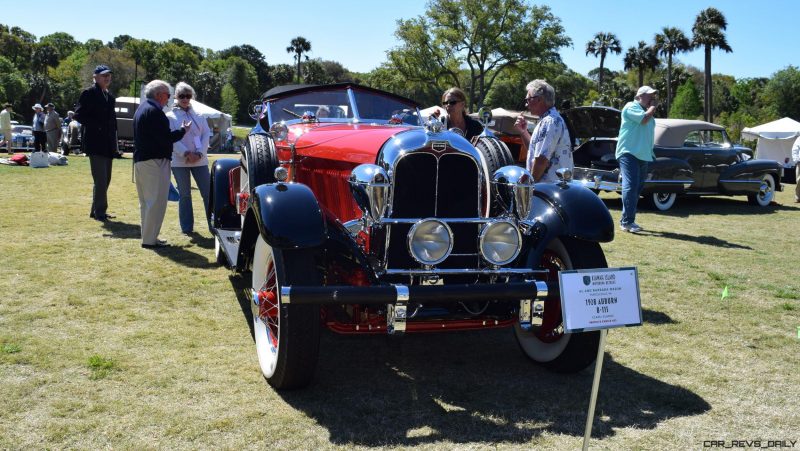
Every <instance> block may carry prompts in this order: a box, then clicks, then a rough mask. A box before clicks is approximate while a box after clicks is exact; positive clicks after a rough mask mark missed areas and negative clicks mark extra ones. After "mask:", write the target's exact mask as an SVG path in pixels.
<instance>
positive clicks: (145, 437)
mask: <svg viewBox="0 0 800 451" xmlns="http://www.w3.org/2000/svg"><path fill="white" fill-rule="evenodd" d="M130 173H131V160H130V159H125V160H117V161H115V162H114V179H113V181H112V185H111V189H110V193H109V199H110V209H109V211H110V212H111V213H114V214H116V215H117V219H116V220H114V221H113V222H111V223H107V224H102V223H99V222H96V221H93V220H91V219H89V218H88V213H89V204H90V201H91V189H92V188H91V177H90V175H89V166H88V160H87V159H85V158H81V157H72V158H70V165H69V166H67V167H52V168H49V169H36V170H34V169H30V168H21V167H8V166H0V205H1V206H2V207H1V208H2V214H0V237H2V240H0V274H2V275H3V276H4V277H2V278H0V449H2V448H11V449H41V448H56V449H64V448H80V449H98V448H117V449H153V448H161V449H219V448H226V449H240V448H248V449H331V448H345V449H351V448H360V449H368V448H374V447H378V448H419V449H453V448H457V449H495V448H499V449H577V448H579V447H580V446H581V443H582V436H583V427H584V422H585V418H586V407H587V404H588V398H589V391H590V388H591V380H592V374H591V370H588V371H584V372H582V373H580V374H577V375H572V376H561V375H555V374H551V373H548V372H547V371H544V370H542V369H539V368H537V367H535V366H533V365H531V364H530V363H528V362H527V361H526V359H525V358H524V357H523V356H522V354H521V353H520V352H519V351H518V349H517V347H516V344H515V343H514V339H513V337H512V334H511V332H510V331H508V330H503V331H486V332H470V333H456V334H436V335H426V336H407V337H404V338H400V339H389V338H387V337H382V336H375V337H341V336H335V335H332V334H323V339H322V345H321V357H320V362H319V368H318V371H317V378H316V380H315V382H314V384H313V385H312V386H311V387H310V388H308V389H306V390H303V391H299V392H290V393H277V392H275V391H273V390H272V389H271V388H270V387H269V386H268V385H267V384H266V382H265V381H264V380H263V378H262V377H261V375H260V372H259V370H258V364H257V360H256V356H255V352H254V345H253V341H252V338H251V335H250V329H249V327H248V322H249V320H248V318H246V314H245V313H244V312H246V311H247V309H248V308H249V307H247V303H248V301H247V300H246V298H245V296H244V295H243V294H242V290H241V287H243V286H245V285H246V283H247V281H244V280H242V279H240V278H239V277H236V276H232V275H231V273H230V272H229V271H228V270H225V269H223V268H220V267H217V266H216V265H215V264H214V263H213V240H212V239H211V236H210V234H209V233H208V231H205V230H202V228H201V227H197V229H198V231H199V232H200V236H199V237H196V238H194V239H189V238H187V237H184V236H183V235H181V234H180V229H179V226H178V220H177V205H176V204H175V203H170V204H169V207H168V211H167V217H166V220H165V222H164V227H163V229H162V237H163V238H166V239H168V240H169V241H170V242H172V243H173V245H174V247H172V248H170V249H169V250H166V251H163V252H154V251H150V250H145V249H141V248H140V246H139V239H138V237H139V226H138V222H139V212H138V202H137V198H136V191H135V188H134V185H133V184H132V183H131V176H130ZM788 188H789V190H788V191H785V192H782V193H779V194H778V197H777V200H778V202H779V204H780V205H777V206H771V207H768V208H757V207H753V206H750V205H748V204H747V202H746V200H745V199H744V198H743V197H739V198H723V197H714V198H706V199H700V200H691V199H690V200H685V199H679V200H678V203H676V206H675V207H674V210H672V211H670V212H668V213H666V214H665V213H658V214H657V213H653V212H647V211H645V212H642V213H641V214H640V216H639V218H637V222H639V224H641V225H642V226H643V227H644V228H645V229H646V231H647V232H646V233H643V234H641V235H631V234H622V233H618V234H617V237H616V239H615V241H614V242H612V243H610V244H608V245H605V246H604V249H605V252H606V255H607V258H608V261H609V264H610V265H611V266H628V265H635V266H638V268H639V274H640V285H641V295H642V307H643V309H644V319H645V324H644V326H643V327H637V328H628V329H617V330H612V331H611V332H610V333H609V339H608V344H607V354H606V359H605V367H604V372H603V378H602V384H601V387H600V394H599V398H598V405H597V413H596V418H597V420H596V423H595V427H594V438H593V440H592V447H593V448H596V449H613V450H616V449H658V450H661V449H702V448H703V442H704V441H707V440H727V441H728V442H730V441H731V440H762V441H764V442H766V441H767V440H798V439H800V428H798V425H800V406H798V404H797V400H798V399H800V339H799V338H798V333H799V332H798V327H800V294H799V293H800V270H799V269H798V265H800V263H798V258H800V244H798V243H799V242H798V239H797V234H798V230H799V228H800V207H798V204H794V203H792V200H793V197H792V192H791V190H793V189H794V185H789V186H788ZM602 197H603V198H604V199H605V200H606V203H607V205H608V206H609V208H610V210H611V213H612V215H613V216H614V218H615V220H617V219H618V218H619V214H620V201H619V198H618V197H617V196H616V195H612V194H604V195H603V196H602ZM194 200H195V208H196V211H200V210H201V207H200V205H201V203H200V199H199V197H198V196H197V192H196V191H195V199H194ZM196 221H199V217H198V218H197V219H196ZM726 286H727V287H728V292H729V297H727V298H725V299H724V300H721V299H720V295H721V293H722V291H723V289H724V288H725V287H726ZM237 289H239V292H238V295H237V291H236V290H237ZM243 306H244V307H243ZM797 446H800V444H798V445H797Z"/></svg>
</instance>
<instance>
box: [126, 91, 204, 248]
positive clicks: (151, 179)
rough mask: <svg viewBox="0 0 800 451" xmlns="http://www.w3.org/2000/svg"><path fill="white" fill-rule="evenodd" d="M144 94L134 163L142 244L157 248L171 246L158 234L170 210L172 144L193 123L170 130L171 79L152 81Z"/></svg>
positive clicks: (136, 124) (138, 111) (136, 123)
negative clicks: (167, 110)
mask: <svg viewBox="0 0 800 451" xmlns="http://www.w3.org/2000/svg"><path fill="white" fill-rule="evenodd" d="M144 96H145V100H146V101H145V102H142V104H141V105H139V108H137V109H136V114H135V115H134V118H133V140H134V146H135V147H134V151H133V164H134V173H135V174H136V192H137V194H138V195H139V212H140V213H141V216H142V219H141V227H142V247H143V248H145V249H156V248H161V247H166V246H169V244H167V242H166V241H163V240H159V239H158V234H159V233H160V232H161V225H162V223H163V222H164V213H165V212H166V211H167V195H168V194H169V179H170V160H171V159H172V143H174V142H176V141H178V140H180V139H181V138H183V135H184V134H185V133H186V130H187V129H188V128H189V126H190V125H191V123H188V122H183V124H181V128H179V129H178V130H170V123H169V119H167V116H166V114H164V110H163V109H164V107H165V106H166V105H167V102H169V98H170V86H169V84H168V83H167V82H165V81H162V80H153V81H151V82H150V83H148V84H147V85H146V86H145V87H144Z"/></svg>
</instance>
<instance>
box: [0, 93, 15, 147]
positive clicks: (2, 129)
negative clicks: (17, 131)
mask: <svg viewBox="0 0 800 451" xmlns="http://www.w3.org/2000/svg"><path fill="white" fill-rule="evenodd" d="M0 133H2V134H3V139H4V140H5V141H6V151H7V152H8V154H9V155H11V154H12V153H14V151H13V150H11V141H12V138H13V135H12V131H11V104H10V103H5V104H3V111H0Z"/></svg>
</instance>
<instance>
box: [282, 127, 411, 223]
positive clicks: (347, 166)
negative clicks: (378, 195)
mask: <svg viewBox="0 0 800 451" xmlns="http://www.w3.org/2000/svg"><path fill="white" fill-rule="evenodd" d="M408 129H409V127H402V126H397V125H373V124H337V123H332V124H326V123H316V124H297V125H293V126H291V127H289V137H288V140H287V141H280V142H278V143H276V146H277V148H278V158H279V159H280V160H282V161H288V160H289V159H290V158H291V149H290V147H289V146H288V144H287V142H291V141H293V140H295V138H296V139H297V141H296V142H295V151H296V153H297V164H296V166H295V173H294V174H293V176H294V178H295V180H296V181H297V182H300V183H303V184H306V185H308V186H309V187H310V188H311V190H312V191H313V192H314V194H315V196H316V197H317V200H318V201H319V202H320V204H322V205H323V206H324V207H325V208H327V209H328V210H330V211H331V212H332V213H333V214H334V215H335V216H336V217H337V218H339V220H340V221H342V222H346V221H349V220H351V219H356V218H359V217H361V212H360V210H359V209H358V206H357V205H356V203H355V201H354V200H353V197H352V196H349V195H348V194H349V192H350V186H349V184H348V181H347V179H348V177H349V176H350V172H352V170H353V168H355V167H356V166H358V165H360V164H374V163H375V161H376V159H377V156H378V153H379V152H380V150H381V147H382V146H383V144H384V143H385V142H386V141H388V140H389V139H391V137H392V136H394V135H396V134H397V133H400V132H403V131H405V130H408Z"/></svg>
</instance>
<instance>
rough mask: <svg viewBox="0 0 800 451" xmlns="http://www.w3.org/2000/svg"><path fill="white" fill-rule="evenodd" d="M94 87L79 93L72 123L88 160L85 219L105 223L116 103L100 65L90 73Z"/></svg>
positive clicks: (114, 144)
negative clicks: (90, 186) (89, 182)
mask: <svg viewBox="0 0 800 451" xmlns="http://www.w3.org/2000/svg"><path fill="white" fill-rule="evenodd" d="M93 79H94V84H93V85H92V86H91V87H90V88H88V89H86V90H84V91H83V92H82V93H81V96H80V98H79V99H78V103H77V104H76V106H75V116H74V119H75V120H76V121H78V122H79V123H80V124H81V151H82V152H83V153H84V154H86V155H87V156H88V157H89V166H90V168H91V171H92V181H93V182H94V190H93V192H92V206H91V209H90V210H89V217H91V218H94V219H96V220H98V221H108V220H109V219H113V218H114V216H113V215H110V214H108V186H109V185H110V184H111V168H112V162H113V161H114V157H115V156H116V155H117V114H116V113H115V112H114V106H115V104H116V99H115V98H114V96H113V95H111V93H109V92H108V87H109V85H111V69H110V68H109V67H108V66H106V65H104V64H101V65H99V66H97V67H95V69H94V75H93Z"/></svg>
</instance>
